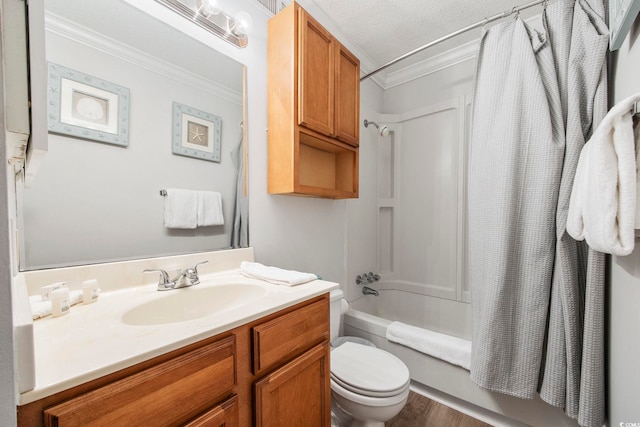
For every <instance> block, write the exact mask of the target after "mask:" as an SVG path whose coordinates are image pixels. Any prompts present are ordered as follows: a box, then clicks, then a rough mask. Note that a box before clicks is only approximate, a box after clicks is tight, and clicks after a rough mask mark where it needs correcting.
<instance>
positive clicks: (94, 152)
mask: <svg viewBox="0 0 640 427" xmlns="http://www.w3.org/2000/svg"><path fill="white" fill-rule="evenodd" d="M45 8H46V59H47V61H48V62H49V63H50V64H57V65H60V66H62V67H63V69H65V70H66V69H69V70H72V72H73V71H74V70H75V71H77V72H78V75H82V76H90V77H92V78H94V79H96V81H99V82H107V83H108V84H112V85H115V86H116V87H123V88H126V89H128V90H129V106H128V110H129V111H128V117H127V119H126V120H127V132H128V137H127V144H126V145H118V144H113V143H108V142H103V141H100V137H99V135H98V137H97V138H88V137H84V136H83V135H84V134H83V132H82V131H83V130H84V128H87V129H90V130H91V122H95V121H100V125H101V126H102V125H105V123H103V122H108V121H109V120H110V119H109V118H108V114H109V112H110V111H112V110H108V109H102V108H101V104H102V103H103V101H102V99H103V97H101V94H100V92H99V91H94V89H92V87H91V86H89V87H88V88H87V90H86V91H85V92H88V93H82V86H81V85H80V84H79V83H72V86H74V87H75V89H77V91H78V92H80V93H81V96H80V97H79V98H78V97H75V98H72V97H69V99H71V101H69V100H67V101H65V100H64V97H65V95H64V94H62V95H59V96H57V97H55V96H54V97H51V96H50V97H49V103H50V106H49V108H51V107H52V105H53V106H54V107H56V106H57V103H60V104H61V105H62V106H63V108H65V107H64V105H65V104H64V103H65V102H67V103H68V102H71V103H72V104H73V102H80V101H81V102H80V104H81V105H80V106H81V107H82V108H76V110H74V111H72V113H73V114H75V115H76V116H77V117H75V119H76V122H74V125H76V126H78V127H79V128H80V132H66V133H65V132H59V131H56V133H52V132H50V133H49V151H48V154H47V155H46V158H45V159H44V162H43V164H42V165H41V166H40V168H39V170H38V172H37V175H36V177H35V179H34V180H33V182H32V183H31V185H30V188H23V189H19V190H18V197H19V205H20V206H19V210H20V211H21V212H20V213H21V217H22V224H21V248H20V257H21V269H22V270H33V269H40V268H47V267H55V266H68V265H79V264H90V263H97V262H107V261H115V260H123V259H134V258H144V257H152V256H164V255H172V254H181V253H188V252H199V251H209V250H214V249H223V248H229V247H232V246H234V247H238V246H247V244H248V242H247V238H246V227H247V224H246V213H247V212H246V208H247V200H246V197H245V194H246V192H245V189H246V187H245V182H244V178H246V175H245V173H244V166H243V160H244V159H245V158H246V150H245V149H244V140H243V135H244V130H243V126H242V124H243V122H244V117H243V112H244V111H245V109H244V108H243V101H244V99H245V96H244V78H243V72H244V70H243V68H244V66H243V65H242V64H240V63H238V62H235V61H233V60H231V59H229V58H228V57H226V56H224V55H223V54H221V53H219V52H216V51H215V50H213V49H212V48H211V47H209V46H206V45H205V44H202V43H200V42H199V41H197V40H195V39H193V38H191V37H189V36H187V35H185V34H183V33H181V32H180V31H178V30H176V29H174V28H173V27H171V26H169V25H167V24H166V23H163V22H160V21H159V20H157V19H155V18H153V17H151V16H149V15H148V14H146V13H144V12H143V11H141V10H139V9H137V8H136V7H133V6H132V5H130V4H128V3H127V2H126V1H123V0H108V1H105V0H83V1H82V2H69V1H68V0H47V1H46V2H45ZM176 19H183V18H178V17H176ZM49 80H51V73H50V76H49ZM69 80H73V79H72V78H71V77H70V78H69ZM76 86H77V87H76ZM49 90H50V92H51V88H50V89H49ZM50 95H51V94H50ZM52 98H53V100H52ZM60 98H62V100H59V99H60ZM76 98H78V99H77V100H76ZM52 102H53V104H52ZM105 102H106V101H105ZM51 104H52V105H51ZM175 105H180V106H187V107H190V108H192V110H190V111H189V112H190V113H191V115H188V116H185V117H186V119H185V120H183V121H182V122H181V123H182V125H183V126H182V128H181V129H180V130H179V131H176V129H175V126H177V125H176V121H175V120H174V118H175V114H176V112H175ZM49 111H51V110H49ZM70 111H71V110H70ZM72 113H70V114H71V115H73V114H72ZM200 113H205V114H206V115H203V114H200ZM78 114H79V117H78ZM98 116H99V117H98ZM58 118H59V117H58ZM49 120H50V122H49V123H50V129H51V120H52V119H51V115H50V117H49ZM172 123H173V124H172ZM178 127H179V126H178ZM103 128H104V127H103ZM103 128H101V129H103ZM196 128H197V134H198V136H200V138H199V140H198V138H196V139H193V138H191V139H189V137H188V133H187V132H188V131H189V129H196ZM176 132H178V133H177V134H176ZM180 132H182V133H180ZM202 135H211V137H210V138H209V137H208V138H206V139H205V138H204V137H203V136H202ZM214 135H217V137H218V138H217V139H216V138H215V137H214ZM216 143H217V144H219V145H216ZM176 144H178V146H179V147H177V148H178V150H177V149H176ZM180 145H181V146H180ZM183 148H184V150H183ZM218 148H219V155H217V156H216V155H215V154H216V153H215V152H216V151H217V149H218ZM202 151H204V152H206V154H209V155H208V156H201V155H200V154H201V152H202ZM211 152H213V154H211ZM237 188H240V191H239V192H238V191H237ZM164 189H185V190H196V191H210V192H217V193H220V196H221V197H220V198H221V200H222V216H223V222H224V224H222V225H207V226H200V227H197V228H194V229H183V228H167V227H165V212H164V203H165V201H166V199H167V197H165V196H162V195H161V190H164ZM238 193H239V194H238ZM236 195H239V196H240V203H237V202H238V198H236ZM236 205H239V208H236ZM240 214H242V215H240ZM241 217H242V221H241V222H240V223H238V221H235V222H236V224H235V227H234V219H237V218H241ZM234 228H235V235H234V236H232V230H233V229H234ZM232 239H233V240H234V242H233V243H232Z"/></svg>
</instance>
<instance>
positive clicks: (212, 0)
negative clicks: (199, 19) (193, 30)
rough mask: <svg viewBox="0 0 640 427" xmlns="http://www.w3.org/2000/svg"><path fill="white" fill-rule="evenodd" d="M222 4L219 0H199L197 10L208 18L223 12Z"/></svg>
mask: <svg viewBox="0 0 640 427" xmlns="http://www.w3.org/2000/svg"><path fill="white" fill-rule="evenodd" d="M221 10H222V9H220V4H219V3H218V0H197V1H196V11H197V13H198V14H199V15H202V16H204V17H205V18H208V17H210V16H212V15H217V14H219V13H220V12H221Z"/></svg>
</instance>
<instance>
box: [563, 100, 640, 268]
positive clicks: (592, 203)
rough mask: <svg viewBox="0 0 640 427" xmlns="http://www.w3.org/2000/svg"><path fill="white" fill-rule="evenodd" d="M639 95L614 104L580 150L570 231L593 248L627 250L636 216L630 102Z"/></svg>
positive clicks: (621, 253) (621, 252)
mask: <svg viewBox="0 0 640 427" xmlns="http://www.w3.org/2000/svg"><path fill="white" fill-rule="evenodd" d="M638 101H640V94H636V95H633V96H630V97H628V98H626V99H624V100H623V101H621V102H619V103H618V104H616V105H615V106H614V107H613V108H611V110H610V111H609V112H608V113H607V115H606V117H605V118H604V120H603V121H602V122H601V123H600V125H599V126H598V128H597V129H596V131H595V132H594V133H593V136H592V137H591V139H590V140H589V141H588V142H587V143H586V144H585V146H584V148H583V149H582V151H581V153H580V160H579V161H578V167H577V169H576V175H575V179H574V182H573V190H572V193H571V201H570V204H569V214H568V218H567V232H568V233H569V235H570V236H571V237H573V238H574V239H576V240H586V241H587V244H588V245H589V246H590V247H591V248H592V249H594V250H596V251H599V252H604V253H608V254H613V255H619V256H624V255H629V254H630V253H631V252H632V251H633V247H634V243H635V232H634V227H635V224H636V220H637V213H636V208H637V206H636V204H637V203H636V199H637V193H636V192H637V186H638V183H637V177H638V174H637V164H636V153H635V150H636V148H635V145H636V137H637V135H636V133H635V132H634V129H633V116H632V111H631V110H632V107H633V104H634V103H635V102H638Z"/></svg>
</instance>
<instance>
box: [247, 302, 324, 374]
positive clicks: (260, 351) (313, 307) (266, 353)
mask: <svg viewBox="0 0 640 427" xmlns="http://www.w3.org/2000/svg"><path fill="white" fill-rule="evenodd" d="M252 335H253V372H254V373H255V374H257V373H259V372H261V371H263V370H265V369H269V368H271V367H273V366H275V365H276V364H278V363H284V362H287V361H289V360H291V359H293V358H294V357H296V356H299V355H300V354H302V353H303V352H304V351H306V350H307V349H309V348H311V347H312V346H314V345H315V344H318V343H320V342H322V341H324V340H327V339H328V338H329V299H328V298H324V299H322V300H320V301H316V302H314V303H312V304H310V305H308V306H305V307H302V308H299V309H298V310H295V311H292V312H291V313H287V314H285V315H283V316H280V317H278V318H276V319H273V320H271V321H268V322H265V323H263V324H261V325H258V326H255V327H253V330H252Z"/></svg>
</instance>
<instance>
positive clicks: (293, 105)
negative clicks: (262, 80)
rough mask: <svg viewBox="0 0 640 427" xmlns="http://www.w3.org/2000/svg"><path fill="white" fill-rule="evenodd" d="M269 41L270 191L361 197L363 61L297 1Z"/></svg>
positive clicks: (274, 23)
mask: <svg viewBox="0 0 640 427" xmlns="http://www.w3.org/2000/svg"><path fill="white" fill-rule="evenodd" d="M268 45H269V48H268V91H269V99H268V109H269V193H271V194H293V195H303V196H316V197H327V198H355V197H358V154H359V153H358V143H359V138H360V135H359V134H360V132H359V131H360V124H359V122H360V61H359V60H358V58H356V57H355V56H354V55H353V54H351V53H350V52H349V51H348V50H347V49H346V48H345V47H344V46H342V45H341V44H340V42H339V41H338V40H336V38H335V37H333V36H332V35H331V33H329V32H328V31H327V30H326V29H325V28H324V27H322V25H320V24H319V23H318V22H317V21H316V20H315V19H313V17H311V16H310V15H309V14H308V13H307V12H306V11H305V10H304V9H303V8H302V7H300V6H299V5H298V4H297V3H295V2H293V3H292V4H290V5H289V6H288V7H286V8H285V9H283V10H282V11H281V12H280V13H279V14H278V15H276V16H275V17H273V18H272V19H271V20H270V21H269V41H268Z"/></svg>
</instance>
